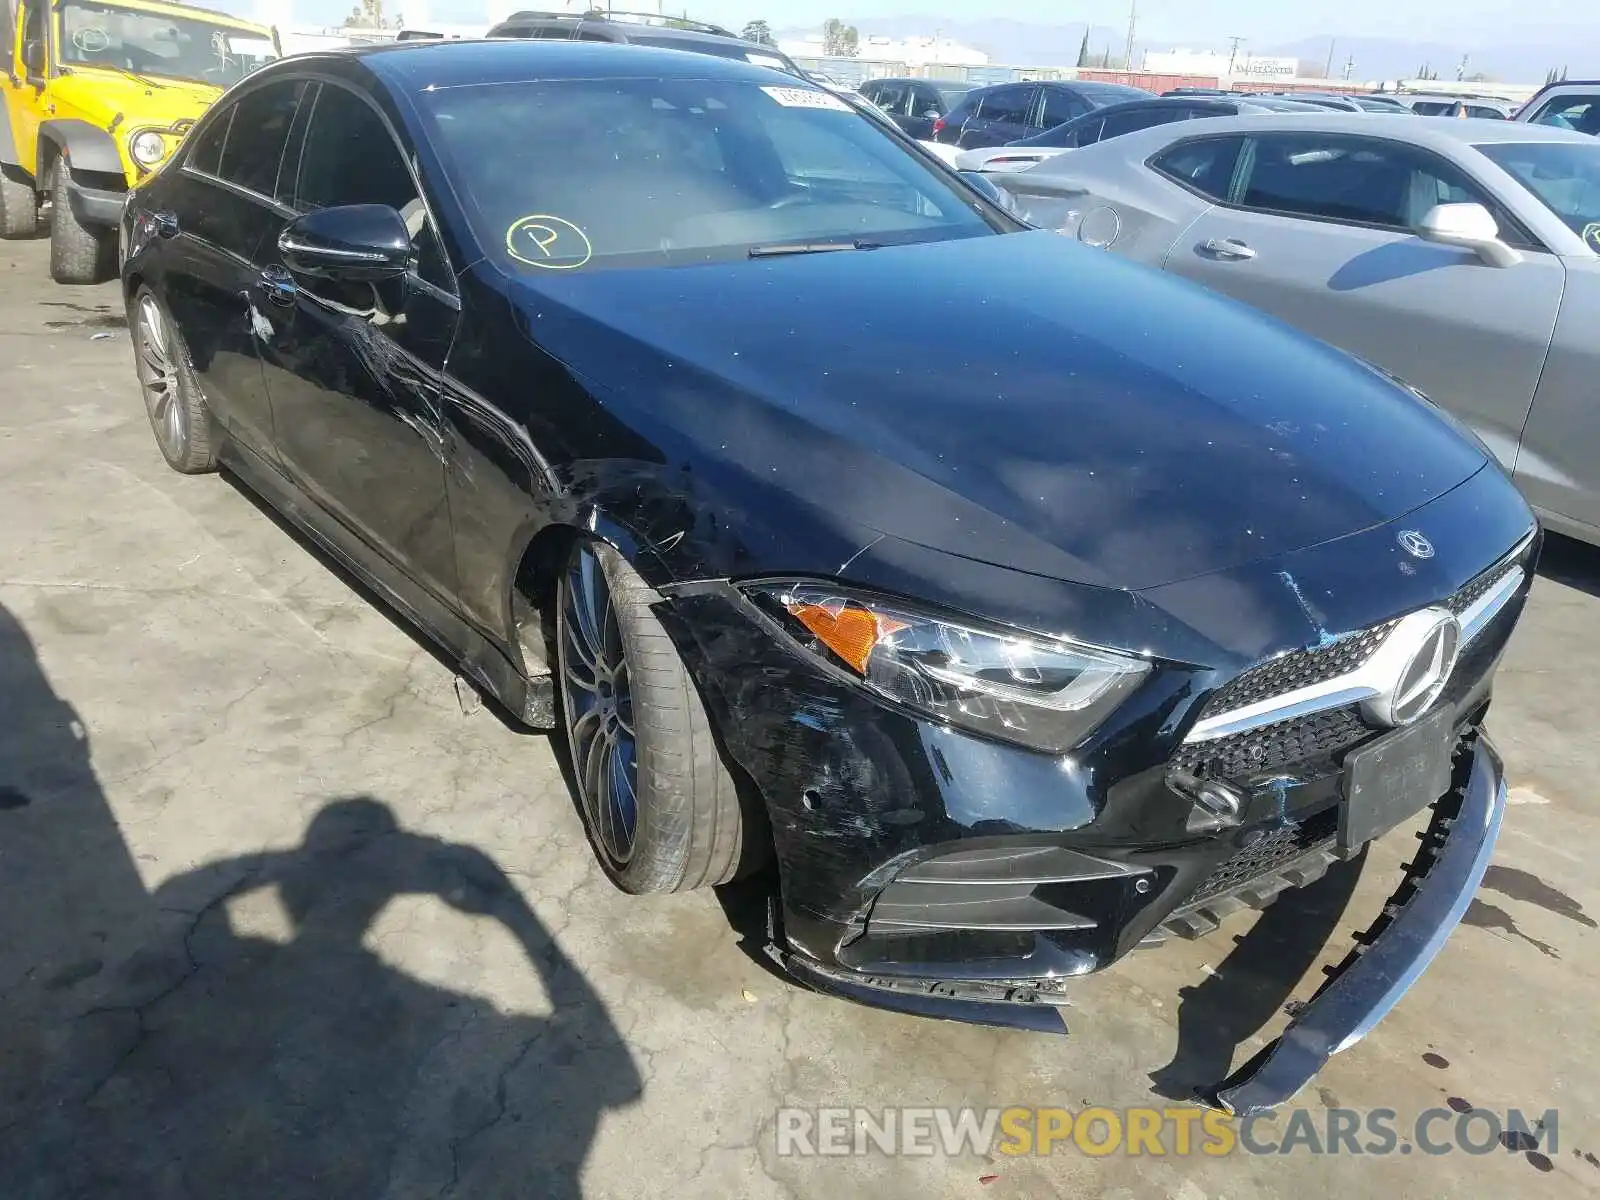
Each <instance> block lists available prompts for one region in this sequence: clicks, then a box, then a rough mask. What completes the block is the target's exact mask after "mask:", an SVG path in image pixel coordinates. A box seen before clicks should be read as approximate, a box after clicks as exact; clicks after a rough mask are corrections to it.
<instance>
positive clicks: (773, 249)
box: [750, 238, 880, 258]
mask: <svg viewBox="0 0 1600 1200" xmlns="http://www.w3.org/2000/svg"><path fill="white" fill-rule="evenodd" d="M879 247H880V243H878V242H867V241H862V240H861V239H860V238H851V239H845V238H833V239H831V240H829V241H823V242H774V243H772V244H771V245H767V246H751V247H750V257H751V258H776V257H778V256H779V255H781V254H828V253H831V252H832V251H834V250H877V249H879Z"/></svg>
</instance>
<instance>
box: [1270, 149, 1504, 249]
mask: <svg viewBox="0 0 1600 1200" xmlns="http://www.w3.org/2000/svg"><path fill="white" fill-rule="evenodd" d="M1240 203H1241V204H1243V205H1244V207H1246V208H1258V209H1263V210H1265V211H1267V212H1274V213H1282V214H1285V215H1289V216H1304V217H1312V218H1316V219H1320V220H1328V221H1354V222H1357V223H1359V224H1362V225H1376V226H1378V227H1380V228H1383V229H1395V230H1407V231H1409V230H1411V229H1412V228H1414V227H1415V225H1416V223H1417V222H1418V221H1419V220H1421V219H1422V217H1423V215H1424V214H1425V213H1426V212H1427V211H1428V210H1429V209H1431V208H1433V207H1434V206H1435V205H1437V204H1462V203H1473V204H1482V205H1483V206H1484V207H1486V208H1488V209H1489V210H1490V211H1491V212H1493V211H1495V210H1496V208H1497V207H1498V206H1497V205H1496V204H1495V203H1494V201H1493V200H1492V199H1491V198H1490V197H1488V196H1487V195H1485V194H1484V193H1483V191H1482V190H1481V189H1479V188H1478V187H1477V186H1476V185H1475V184H1473V183H1472V182H1471V181H1470V180H1468V179H1467V177H1466V176H1465V175H1463V174H1462V173H1461V172H1460V171H1459V170H1457V169H1456V168H1455V167H1453V166H1451V165H1449V164H1448V163H1446V162H1444V161H1443V160H1441V159H1436V158H1433V157H1432V156H1431V155H1425V154H1422V153H1419V152H1418V151H1416V150H1414V149H1413V148H1411V147H1410V146H1406V145H1402V144H1401V143H1399V142H1388V141H1381V140H1378V139H1376V138H1355V137H1348V136H1339V135H1329V134H1269V135H1265V136H1261V137H1258V138H1256V139H1255V160H1254V162H1253V163H1252V164H1251V165H1250V169H1249V173H1248V178H1247V179H1246V180H1245V186H1244V189H1243V194H1242V196H1241V197H1240Z"/></svg>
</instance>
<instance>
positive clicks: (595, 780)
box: [556, 542, 746, 893]
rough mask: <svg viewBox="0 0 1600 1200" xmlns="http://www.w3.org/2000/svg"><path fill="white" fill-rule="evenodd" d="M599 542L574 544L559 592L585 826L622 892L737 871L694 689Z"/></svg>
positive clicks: (731, 824) (714, 756)
mask: <svg viewBox="0 0 1600 1200" xmlns="http://www.w3.org/2000/svg"><path fill="white" fill-rule="evenodd" d="M657 599H658V597H657V596H656V593H655V592H653V591H652V590H651V589H650V588H649V586H648V585H646V584H645V582H644V581H643V580H642V579H640V578H639V576H638V575H637V574H636V573H635V572H634V570H633V568H632V567H630V566H629V565H628V563H627V560H626V559H624V558H623V557H622V556H621V555H620V554H618V553H617V552H616V551H615V550H613V549H612V548H611V547H610V546H607V545H605V544H604V543H589V542H580V543H579V544H578V545H577V546H576V547H574V549H573V552H572V557H571V559H570V560H569V562H568V566H567V569H566V571H565V572H564V573H563V575H562V577H561V581H560V584H559V586H558V590H557V596H556V603H557V629H556V634H557V642H558V645H557V657H558V667H559V670H560V677H561V700H562V709H563V712H562V717H563V720H564V722H565V724H566V729H567V745H568V747H569V749H570V751H571V754H572V771H573V776H574V779H575V782H576V786H577V791H578V799H579V802H580V805H581V807H582V810H583V819H584V824H585V825H586V827H587V829H588V833H589V840H590V842H591V843H592V844H593V846H594V849H595V853H596V854H597V855H598V856H599V858H600V863H601V865H602V866H603V867H604V868H605V870H606V874H608V875H609V876H610V877H611V878H612V880H613V881H614V882H615V883H616V884H617V886H618V887H620V888H622V889H623V890H624V891H627V892H635V893H641V892H677V891H687V890H688V889H690V888H697V887H703V886H706V885H713V884H719V883H726V882H728V881H729V880H731V879H733V878H734V877H735V876H736V875H737V874H738V870H739V866H740V862H741V852H742V850H743V846H744V841H745V836H746V830H745V822H744V818H743V813H742V812H741V810H740V805H739V797H738V794H737V791H736V789H735V787H734V781H733V778H732V776H730V775H729V773H728V769H727V767H726V766H725V765H724V764H723V762H722V757H721V754H720V753H719V751H718V748H717V745H716V741H715V739H714V738H713V737H712V734H711V725H710V721H709V720H708V719H707V717H706V713H705V708H704V707H703V706H702V704H701V702H700V695H699V692H698V691H696V689H695V686H694V681H693V680H692V679H690V678H689V673H688V672H687V671H686V670H685V669H684V666H683V662H682V660H681V659H680V658H679V657H678V652H677V649H676V647H675V646H674V645H673V644H672V640H671V639H670V638H669V637H668V636H667V632H666V630H665V629H664V628H662V625H661V622H660V621H659V620H658V619H657V618H656V616H655V614H654V613H653V612H651V611H650V605H651V604H652V603H653V602H654V601H655V600H657Z"/></svg>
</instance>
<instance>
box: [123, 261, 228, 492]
mask: <svg viewBox="0 0 1600 1200" xmlns="http://www.w3.org/2000/svg"><path fill="white" fill-rule="evenodd" d="M128 308H129V311H128V325H129V328H130V329H131V331H132V333H133V352H134V365H135V367H136V368H137V370H138V373H139V387H140V390H141V391H143V393H144V407H145V412H146V413H147V414H149V417H150V430H151V432H152V433H154V434H155V435H156V445H157V446H159V447H160V448H161V456H162V457H163V458H165V459H166V460H167V465H168V466H170V467H171V468H172V469H173V470H174V471H179V472H181V473H183V474H185V475H199V474H202V473H203V472H206V471H214V470H216V466H217V456H216V435H215V428H214V426H213V425H212V421H211V410H210V409H209V408H207V407H206V402H205V397H203V396H201V394H200V388H199V385H198V384H196V382H195V378H194V371H193V369H192V368H191V367H190V366H189V356H188V353H187V352H186V351H185V349H184V345H183V339H182V338H181V337H180V336H179V335H178V330H177V327H176V326H175V325H173V323H172V319H171V318H170V317H168V316H167V313H166V309H164V308H163V307H162V305H161V301H160V300H158V299H156V294H155V293H154V292H152V291H151V290H150V289H149V288H148V287H141V288H140V289H139V291H138V294H137V295H135V296H134V298H133V303H132V304H130V305H129V306H128Z"/></svg>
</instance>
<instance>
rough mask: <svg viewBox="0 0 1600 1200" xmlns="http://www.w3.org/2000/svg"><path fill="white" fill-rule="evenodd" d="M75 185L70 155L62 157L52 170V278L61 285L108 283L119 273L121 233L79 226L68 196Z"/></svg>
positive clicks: (57, 159)
mask: <svg viewBox="0 0 1600 1200" xmlns="http://www.w3.org/2000/svg"><path fill="white" fill-rule="evenodd" d="M71 182H72V168H71V167H70V166H68V165H67V158H66V155H64V154H62V155H58V156H57V157H56V161H55V163H54V164H53V165H52V166H51V168H50V278H51V279H54V280H55V281H56V282H57V283H104V282H105V281H106V280H108V279H110V278H111V277H112V276H113V275H115V274H116V273H117V231H116V230H115V229H103V230H102V229H93V228H90V227H89V226H86V225H83V224H80V223H79V221H78V218H77V217H75V216H73V215H72V201H71V200H70V199H68V197H67V185H68V184H69V183H71Z"/></svg>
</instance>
